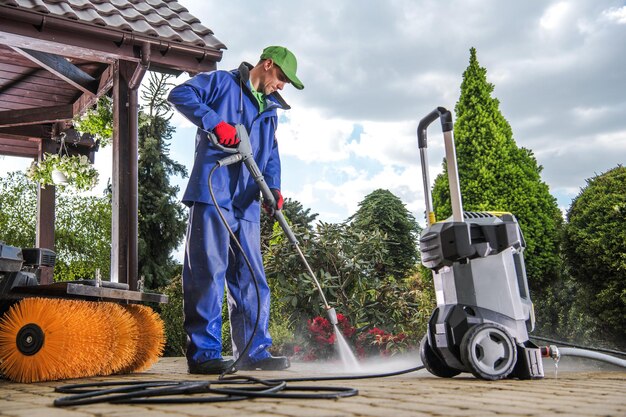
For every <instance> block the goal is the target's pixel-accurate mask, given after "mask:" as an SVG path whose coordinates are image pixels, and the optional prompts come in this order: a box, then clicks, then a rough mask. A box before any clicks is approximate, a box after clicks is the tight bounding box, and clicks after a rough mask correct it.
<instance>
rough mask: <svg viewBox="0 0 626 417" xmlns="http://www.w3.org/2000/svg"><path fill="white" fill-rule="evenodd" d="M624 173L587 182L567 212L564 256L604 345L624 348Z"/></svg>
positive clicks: (613, 172) (620, 168) (615, 170)
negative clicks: (610, 343)
mask: <svg viewBox="0 0 626 417" xmlns="http://www.w3.org/2000/svg"><path fill="white" fill-rule="evenodd" d="M624 225H626V168H625V167H623V166H618V167H616V168H613V169H611V170H609V171H607V172H605V173H603V174H601V175H597V176H595V177H593V178H591V179H588V180H587V186H586V187H585V188H583V189H582V190H581V192H580V193H579V194H578V196H577V197H576V198H574V200H573V201H572V205H571V206H570V208H569V210H568V212H567V225H566V227H565V233H564V244H563V246H564V251H565V254H566V259H567V262H568V265H569V270H570V271H571V272H570V273H571V275H572V278H573V279H574V281H575V282H576V284H577V285H579V286H580V287H581V289H582V294H583V296H584V295H586V297H585V298H584V300H585V303H584V305H585V306H586V307H587V308H588V309H587V311H588V312H589V313H591V315H592V316H594V317H597V318H598V319H599V321H598V323H599V324H600V329H601V331H602V336H603V338H604V339H606V340H618V341H621V342H620V343H621V344H622V345H624V343H625V342H626V340H625V337H626V336H625V335H626V324H625V323H624V318H626V228H625V227H624Z"/></svg>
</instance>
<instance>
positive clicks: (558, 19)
mask: <svg viewBox="0 0 626 417" xmlns="http://www.w3.org/2000/svg"><path fill="white" fill-rule="evenodd" d="M570 10H571V5H570V4H569V3H568V2H565V1H561V2H559V3H556V4H553V5H551V6H550V7H548V8H547V9H546V12H545V13H544V14H543V16H541V19H540V20H539V25H540V26H541V27H542V28H543V29H546V30H549V31H552V30H557V29H560V28H561V27H562V26H563V25H564V24H565V22H566V20H567V17H568V14H569V12H570Z"/></svg>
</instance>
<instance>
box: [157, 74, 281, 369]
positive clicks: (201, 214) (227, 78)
mask: <svg viewBox="0 0 626 417" xmlns="http://www.w3.org/2000/svg"><path fill="white" fill-rule="evenodd" d="M251 68H252V66H251V65H250V64H247V63H243V64H242V65H241V66H240V67H239V69H237V70H233V71H213V72H210V73H202V74H199V75H197V76H195V77H193V78H192V79H190V80H189V81H187V82H185V83H183V84H181V85H179V86H177V87H175V88H174V89H172V91H171V93H170V95H169V97H168V100H169V102H170V103H172V105H174V107H175V108H176V109H177V110H178V111H179V112H180V113H182V114H183V115H184V116H185V117H186V118H187V119H189V120H190V121H191V122H192V123H194V124H195V125H196V126H198V130H197V134H196V148H195V159H194V165H193V169H192V171H191V175H190V178H189V182H188V184H187V188H186V190H185V193H184V196H183V202H184V203H185V204H186V205H188V206H189V207H190V211H189V225H188V229H187V238H186V245H185V260H184V267H183V299H184V313H185V321H184V326H185V331H186V332H187V337H188V345H187V360H188V362H189V363H192V362H195V363H201V362H204V361H206V360H209V359H216V358H221V354H222V334H221V332H222V314H221V313H222V299H223V296H224V282H226V284H227V285H228V307H229V314H230V325H231V336H232V341H233V353H234V355H235V358H237V357H238V356H239V355H240V354H241V352H242V351H243V349H244V347H245V345H246V343H247V342H248V340H249V338H250V336H251V335H252V332H253V330H254V324H255V322H256V319H257V296H256V290H255V287H254V282H253V280H252V275H251V273H250V271H249V268H248V266H247V265H246V263H245V262H244V260H243V257H242V254H241V253H240V251H239V249H238V248H237V247H236V246H235V245H231V238H230V236H229V234H228V231H227V229H226V227H225V226H224V224H223V223H222V221H221V219H220V218H219V216H218V213H217V210H216V207H215V205H214V204H213V201H212V199H211V196H210V193H209V187H208V176H209V172H210V170H211V168H213V167H214V166H215V163H216V161H218V160H219V159H221V158H223V157H225V156H226V154H225V153H223V152H221V151H219V150H216V149H214V148H213V147H212V146H211V144H210V142H209V140H208V138H207V136H206V131H211V130H213V128H214V127H215V126H216V125H217V124H218V123H219V122H221V121H224V122H226V123H229V124H231V125H233V126H234V125H236V124H243V125H244V126H245V127H246V129H247V130H248V132H249V135H250V141H251V144H252V149H253V150H254V159H255V161H256V163H257V165H258V166H259V169H260V170H261V172H262V173H263V176H264V178H265V181H266V182H267V185H268V186H269V187H270V188H276V189H280V158H279V153H278V147H277V143H276V136H275V131H276V127H277V116H276V110H277V109H279V108H280V109H289V106H288V105H287V104H286V103H285V102H284V100H283V99H282V97H280V95H279V94H277V93H274V94H271V95H270V96H268V97H266V106H265V107H266V108H265V110H264V111H263V112H261V113H259V106H258V102H257V101H256V100H255V99H254V97H253V96H252V92H251V91H250V87H249V69H251ZM211 183H212V186H213V191H214V194H215V198H216V200H217V204H218V206H219V208H220V209H221V211H222V213H223V215H224V217H225V218H226V220H227V222H228V224H229V226H230V227H231V229H232V230H233V232H234V233H235V235H236V236H237V238H238V240H239V241H240V244H241V246H242V247H243V250H244V251H245V252H246V255H247V256H248V258H249V260H250V263H251V265H252V269H253V270H254V274H255V276H256V280H257V282H258V286H259V292H260V300H259V301H260V310H259V311H258V314H259V327H258V329H257V331H256V334H255V337H254V340H253V341H252V344H251V346H250V350H249V351H248V353H247V355H246V357H245V358H242V360H243V363H244V364H245V363H252V362H256V361H259V360H261V359H265V358H266V357H268V356H270V354H269V353H268V352H267V348H268V347H269V346H271V344H272V339H271V337H270V335H269V331H268V326H269V312H270V290H269V287H268V285H267V280H266V277H265V271H264V269H263V259H262V256H261V247H260V202H259V199H260V190H259V188H258V186H257V185H256V183H255V182H254V180H253V179H252V178H251V177H250V175H249V172H248V171H247V169H246V167H245V166H244V165H243V164H240V163H238V164H234V165H229V166H227V167H220V168H217V170H216V171H215V173H214V175H213V177H212V181H211ZM229 246H230V248H232V252H230V251H229Z"/></svg>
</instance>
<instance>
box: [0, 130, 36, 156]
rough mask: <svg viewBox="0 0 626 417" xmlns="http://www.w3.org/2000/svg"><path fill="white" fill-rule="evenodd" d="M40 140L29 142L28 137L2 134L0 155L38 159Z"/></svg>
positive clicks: (0, 137) (0, 134)
mask: <svg viewBox="0 0 626 417" xmlns="http://www.w3.org/2000/svg"><path fill="white" fill-rule="evenodd" d="M40 142H41V140H40V139H37V140H29V138H27V137H23V136H16V135H8V134H3V133H0V155H9V156H21V157H24V158H37V157H38V156H39V143H40Z"/></svg>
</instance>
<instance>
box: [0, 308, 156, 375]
mask: <svg viewBox="0 0 626 417" xmlns="http://www.w3.org/2000/svg"><path fill="white" fill-rule="evenodd" d="M163 345H164V332H163V322H162V321H161V319H160V318H159V317H158V315H157V314H156V313H154V312H153V311H152V310H151V309H150V308H148V307H144V306H126V307H124V306H121V305H118V304H115V303H110V302H91V301H79V300H65V299H50V298H25V299H23V300H21V301H19V302H17V303H16V304H14V305H13V306H11V308H10V309H9V310H8V311H7V312H6V313H5V314H4V315H3V316H2V317H0V374H2V376H4V377H5V378H8V379H9V380H11V381H16V382H27V383H28V382H40V381H51V380H59V379H68V378H79V377H88V376H98V375H111V374H114V373H129V372H136V371H140V370H145V369H147V368H149V367H150V366H151V365H152V364H154V362H156V361H157V360H158V357H159V355H160V353H161V351H162V349H163Z"/></svg>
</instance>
